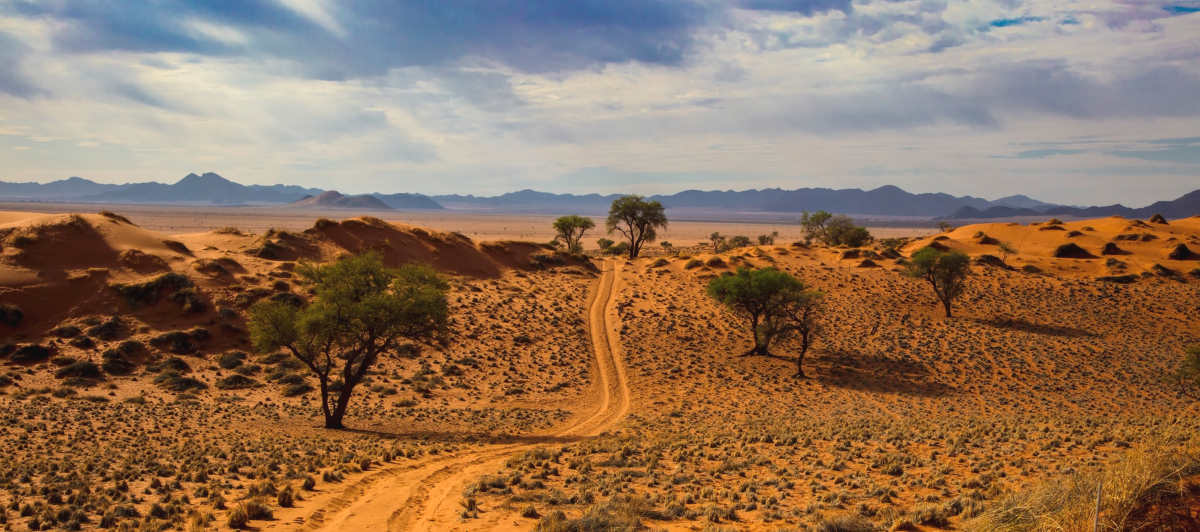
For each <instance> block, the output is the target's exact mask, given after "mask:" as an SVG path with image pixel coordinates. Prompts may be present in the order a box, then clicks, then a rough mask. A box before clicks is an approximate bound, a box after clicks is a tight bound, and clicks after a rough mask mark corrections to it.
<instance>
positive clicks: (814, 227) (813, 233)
mask: <svg viewBox="0 0 1200 532" xmlns="http://www.w3.org/2000/svg"><path fill="white" fill-rule="evenodd" d="M832 217H833V215H832V214H829V213H828V212H826V211H817V212H814V213H809V212H808V211H804V214H801V215H800V225H801V227H803V228H804V238H805V240H808V241H809V242H811V241H813V240H819V241H821V242H824V241H825V238H826V237H825V223H826V222H828V221H829V219H830V218H832Z"/></svg>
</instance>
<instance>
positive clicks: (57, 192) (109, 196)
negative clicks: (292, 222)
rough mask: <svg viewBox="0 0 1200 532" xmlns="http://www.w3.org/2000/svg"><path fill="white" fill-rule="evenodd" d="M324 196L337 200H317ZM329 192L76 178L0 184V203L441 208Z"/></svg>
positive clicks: (412, 197)
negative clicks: (307, 203)
mask: <svg viewBox="0 0 1200 532" xmlns="http://www.w3.org/2000/svg"><path fill="white" fill-rule="evenodd" d="M329 192H332V194H336V195H337V197H334V196H332V195H330V196H325V197H322V196H324V195H325V194H328V193H329ZM329 192H326V191H324V190H321V189H319V188H305V187H301V186H296V185H269V186H267V185H243V184H240V183H236V182H233V181H230V180H228V179H225V178H224V177H221V176H220V175H217V174H215V173H212V172H208V173H205V174H201V175H196V174H188V175H187V176H184V178H183V179H180V180H179V181H178V182H176V183H173V184H166V183H156V182H149V183H127V184H123V185H109V184H103V183H96V182H94V181H90V180H87V179H83V178H80V177H71V178H68V179H63V180H60V181H52V182H50V183H5V182H2V181H0V199H6V200H29V201H72V202H74V201H78V202H95V203H188V204H204V205H254V204H290V203H296V202H300V201H302V200H305V199H312V200H313V201H312V202H311V203H312V205H313V206H321V207H330V208H358V209H441V208H442V206H441V205H438V203H437V202H436V201H433V200H431V199H429V197H428V196H422V195H420V194H369V195H366V199H362V198H363V196H342V195H341V194H339V193H337V192H336V191H329ZM338 198H342V199H338ZM302 206H303V204H302Z"/></svg>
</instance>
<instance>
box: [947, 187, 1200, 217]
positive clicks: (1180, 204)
mask: <svg viewBox="0 0 1200 532" xmlns="http://www.w3.org/2000/svg"><path fill="white" fill-rule="evenodd" d="M1155 214H1161V215H1163V216H1165V217H1167V218H1186V217H1188V216H1196V215H1200V189H1198V190H1193V191H1191V192H1188V193H1187V194H1184V195H1182V196H1179V197H1178V198H1175V199H1173V200H1170V201H1157V202H1154V203H1152V204H1150V205H1147V206H1145V207H1142V208H1140V209H1134V208H1131V207H1126V206H1124V205H1121V204H1116V205H1108V206H1104V207H1068V206H1065V205H1050V204H1044V205H1040V206H1036V207H1012V206H999V205H998V206H994V207H988V208H986V209H978V208H975V207H972V206H963V207H960V208H959V209H958V210H956V211H954V212H952V213H950V214H949V215H948V216H944V217H943V218H945V219H950V220H972V219H973V220H982V219H993V218H1016V217H1020V216H1070V217H1075V218H1099V217H1102V216H1125V217H1127V218H1149V217H1151V216H1154V215H1155Z"/></svg>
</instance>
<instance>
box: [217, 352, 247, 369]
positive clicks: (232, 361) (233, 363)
mask: <svg viewBox="0 0 1200 532" xmlns="http://www.w3.org/2000/svg"><path fill="white" fill-rule="evenodd" d="M245 360H246V353H243V352H241V351H230V352H228V353H225V354H223V355H221V357H220V358H219V359H217V365H218V366H220V367H221V369H233V368H236V367H238V366H241V365H242V363H243V362H245Z"/></svg>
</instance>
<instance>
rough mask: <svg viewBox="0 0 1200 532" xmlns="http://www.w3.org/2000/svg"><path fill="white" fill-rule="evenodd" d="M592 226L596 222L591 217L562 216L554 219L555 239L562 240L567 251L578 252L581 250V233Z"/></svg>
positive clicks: (594, 225)
mask: <svg viewBox="0 0 1200 532" xmlns="http://www.w3.org/2000/svg"><path fill="white" fill-rule="evenodd" d="M593 227H596V222H593V221H592V219H591V218H585V217H583V216H575V215H571V216H563V217H560V218H559V219H557V220H554V232H555V233H557V236H556V238H555V239H556V240H557V241H559V242H562V244H563V245H564V246H566V248H567V251H568V252H570V253H579V252H581V251H583V243H582V241H583V234H584V233H586V232H587V231H588V230H589V229H591V228H593Z"/></svg>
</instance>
